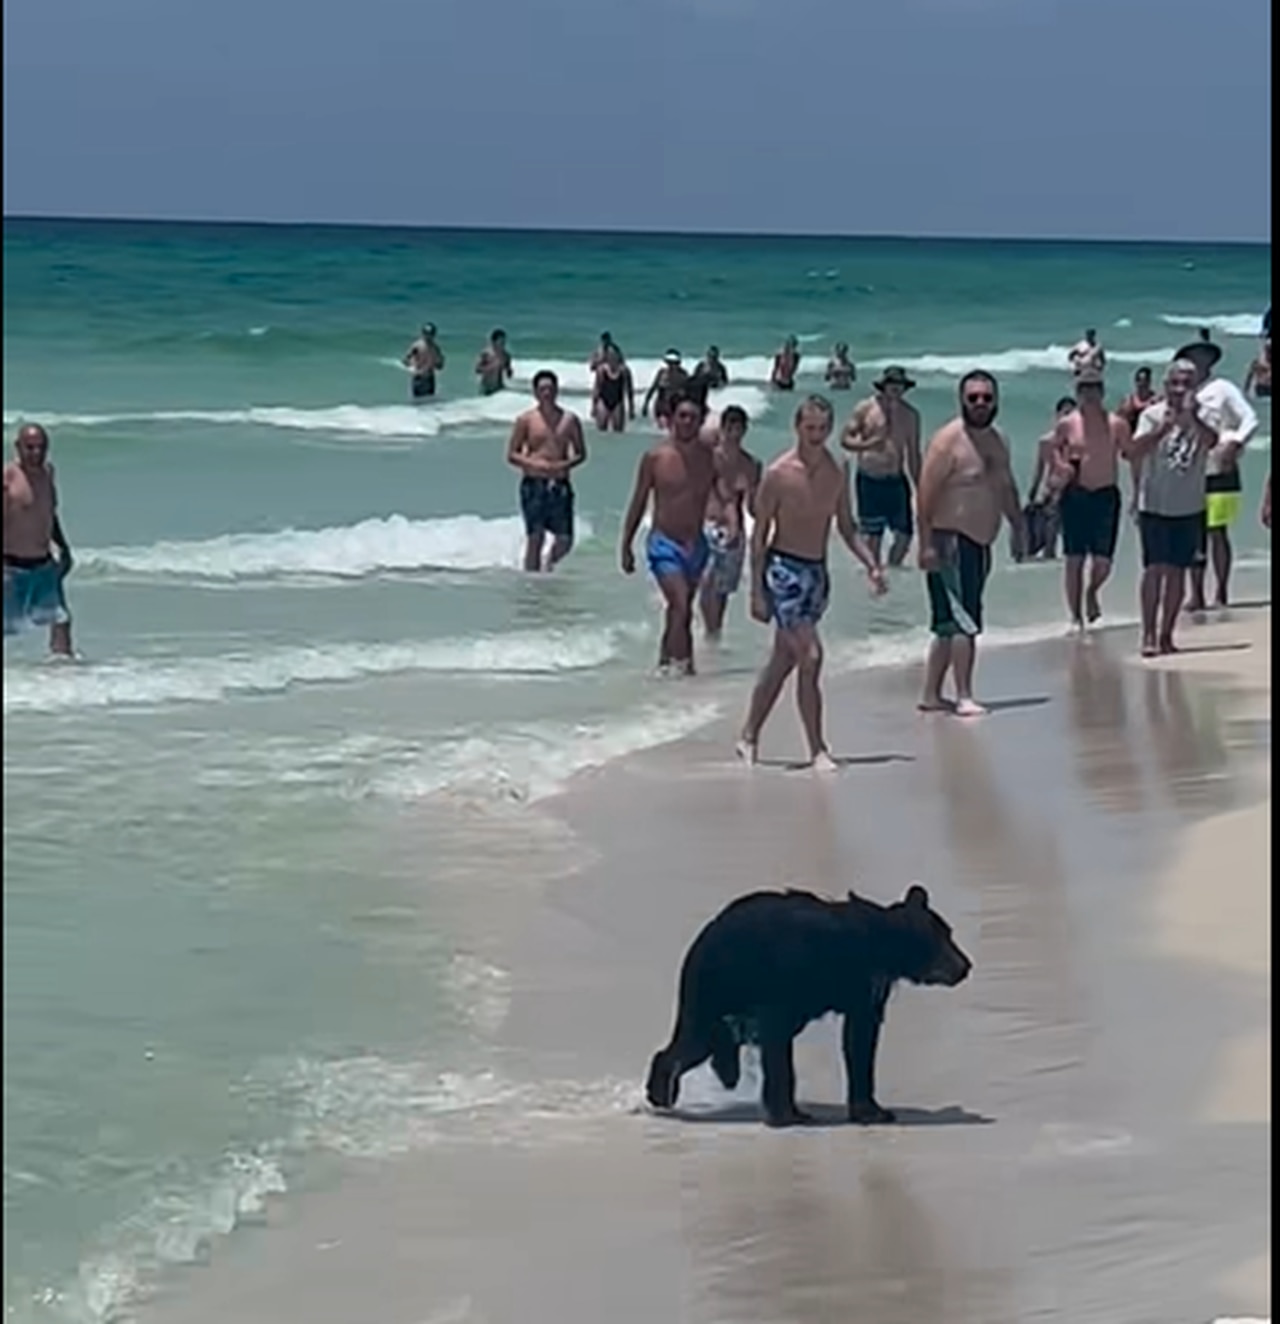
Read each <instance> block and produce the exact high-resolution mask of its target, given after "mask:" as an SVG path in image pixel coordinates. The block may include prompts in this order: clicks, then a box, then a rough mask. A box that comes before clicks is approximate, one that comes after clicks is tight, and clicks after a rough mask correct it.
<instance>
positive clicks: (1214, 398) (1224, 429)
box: [1175, 330, 1258, 611]
mask: <svg viewBox="0 0 1280 1324" xmlns="http://www.w3.org/2000/svg"><path fill="white" fill-rule="evenodd" d="M1175 357H1176V358H1177V359H1181V360H1185V361H1186V362H1188V363H1191V364H1194V365H1195V370H1196V378H1195V391H1196V400H1197V402H1198V403H1199V406H1200V417H1201V418H1202V419H1203V420H1204V421H1205V422H1206V423H1207V424H1208V425H1209V426H1210V427H1211V428H1212V429H1213V430H1214V431H1215V432H1216V433H1217V434H1218V444H1217V445H1216V446H1214V448H1213V449H1212V450H1211V451H1210V452H1209V457H1208V460H1207V461H1206V463H1205V558H1202V559H1201V561H1200V563H1199V564H1198V565H1195V566H1193V567H1192V570H1191V594H1190V598H1189V600H1188V603H1187V608H1188V610H1189V611H1204V610H1205V606H1206V604H1205V596H1204V575H1205V559H1207V560H1208V561H1210V562H1212V564H1213V575H1214V579H1215V580H1216V581H1217V584H1216V591H1215V594H1214V605H1215V606H1218V607H1225V606H1226V605H1227V602H1228V600H1229V595H1230V583H1231V560H1232V548H1231V533H1230V530H1231V526H1232V524H1234V523H1235V521H1236V518H1237V516H1238V515H1239V514H1240V505H1241V502H1242V500H1243V488H1244V484H1243V482H1242V481H1241V477H1240V453H1241V452H1242V451H1243V450H1244V448H1245V446H1247V445H1248V444H1249V441H1250V439H1251V438H1252V437H1253V434H1254V433H1255V432H1257V430H1258V415H1257V413H1256V411H1255V410H1254V408H1253V406H1252V405H1251V404H1250V403H1249V401H1248V400H1247V399H1246V398H1245V394H1244V392H1243V391H1241V390H1240V388H1239V387H1238V386H1237V385H1236V384H1235V383H1234V382H1232V381H1228V380H1227V379H1226V378H1225V377H1217V376H1215V375H1214V372H1213V370H1214V368H1216V367H1217V365H1218V364H1219V363H1220V362H1221V360H1222V349H1221V347H1220V346H1218V345H1216V344H1214V342H1213V339H1212V338H1211V336H1210V335H1209V332H1208V331H1207V330H1202V331H1201V332H1200V335H1199V338H1198V339H1196V340H1193V341H1192V342H1191V343H1190V344H1187V345H1183V346H1182V348H1181V349H1180V350H1178V353H1177V355H1176V356H1175Z"/></svg>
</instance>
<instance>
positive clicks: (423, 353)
mask: <svg viewBox="0 0 1280 1324" xmlns="http://www.w3.org/2000/svg"><path fill="white" fill-rule="evenodd" d="M402 362H403V363H404V366H405V367H406V368H408V369H409V373H410V376H409V394H410V395H411V396H412V397H413V399H414V400H430V399H431V397H432V396H433V395H435V393H436V373H438V372H443V371H444V351H443V350H442V349H441V348H440V346H439V345H438V344H437V343H436V328H435V326H434V325H433V324H432V323H431V322H427V323H425V324H424V326H423V328H422V334H421V335H420V336H419V337H418V338H417V340H415V341H414V342H413V344H412V345H410V346H409V348H408V351H407V352H406V353H405V356H404V359H403V360H402Z"/></svg>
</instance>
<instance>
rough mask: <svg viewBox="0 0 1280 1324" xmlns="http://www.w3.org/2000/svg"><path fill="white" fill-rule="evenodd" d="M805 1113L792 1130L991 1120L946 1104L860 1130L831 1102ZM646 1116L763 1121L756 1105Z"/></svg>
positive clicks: (808, 1106) (807, 1106) (898, 1112)
mask: <svg viewBox="0 0 1280 1324" xmlns="http://www.w3.org/2000/svg"><path fill="white" fill-rule="evenodd" d="M800 1106H801V1107H802V1108H803V1109H804V1111H805V1112H806V1113H808V1114H809V1117H810V1119H811V1120H810V1121H808V1122H803V1123H800V1124H799V1125H798V1126H797V1127H795V1128H794V1129H796V1130H806V1129H808V1130H812V1129H814V1128H815V1127H817V1128H820V1129H823V1130H827V1129H831V1128H834V1127H837V1126H849V1127H855V1126H856V1127H859V1128H860V1129H866V1130H885V1129H897V1128H901V1127H912V1126H992V1125H994V1123H995V1120H996V1119H995V1118H994V1117H986V1116H984V1115H983V1114H982V1113H971V1112H969V1110H968V1109H967V1108H962V1107H960V1105H959V1104H955V1103H953V1104H949V1105H948V1106H947V1107H945V1108H898V1107H895V1108H894V1109H893V1112H894V1114H895V1120H894V1121H892V1122H886V1123H885V1124H884V1125H883V1126H880V1127H869V1128H863V1127H861V1124H860V1123H857V1122H851V1121H850V1120H849V1115H848V1112H847V1111H846V1109H845V1108H844V1107H843V1106H841V1105H840V1104H834V1103H802V1104H801V1105H800ZM644 1111H645V1112H646V1113H647V1114H648V1115H649V1116H650V1117H657V1118H660V1119H663V1120H668V1121H673V1122H693V1123H705V1122H710V1123H713V1124H715V1125H720V1126H728V1125H740V1124H743V1123H748V1122H749V1123H753V1124H754V1125H756V1126H759V1125H761V1124H762V1123H763V1122H764V1110H763V1109H762V1108H761V1106H760V1105H759V1104H758V1103H750V1102H738V1101H733V1102H729V1103H725V1104H724V1105H723V1106H721V1107H718V1108H717V1107H703V1108H680V1107H676V1108H672V1109H670V1110H669V1111H665V1112H660V1111H657V1110H655V1109H650V1108H646V1109H645V1110H644Z"/></svg>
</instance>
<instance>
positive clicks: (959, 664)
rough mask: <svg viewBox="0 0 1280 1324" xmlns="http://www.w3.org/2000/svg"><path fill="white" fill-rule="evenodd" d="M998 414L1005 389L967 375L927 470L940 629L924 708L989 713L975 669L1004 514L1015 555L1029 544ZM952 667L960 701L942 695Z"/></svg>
mask: <svg viewBox="0 0 1280 1324" xmlns="http://www.w3.org/2000/svg"><path fill="white" fill-rule="evenodd" d="M998 412H999V391H998V388H997V386H996V380H995V378H994V377H993V376H992V375H991V374H990V373H989V372H982V371H977V372H971V373H968V374H967V375H966V376H964V377H962V378H961V379H960V417H959V418H957V419H953V420H952V421H951V422H950V423H947V424H946V425H945V426H944V427H943V428H942V429H941V430H940V431H938V432H937V433H935V434H934V437H933V440H932V441H930V443H929V448H928V450H926V451H925V456H924V464H923V466H922V467H921V470H920V485H919V487H918V488H917V492H916V511H917V515H918V518H919V522H920V530H919V537H920V569H921V570H923V571H924V572H925V582H926V585H927V587H928V593H929V607H930V612H931V616H932V621H931V625H930V628H931V629H932V631H933V634H934V640H933V644H932V646H931V647H930V649H929V660H928V664H927V666H926V668H925V683H924V694H923V696H922V698H921V700H920V709H921V711H922V712H954V713H955V714H957V716H960V717H976V716H978V715H980V714H981V713H983V712H985V711H986V710H985V709H984V708H983V707H982V705H981V704H979V703H977V702H976V701H975V700H974V697H973V669H974V663H975V661H976V660H977V640H978V635H979V634H981V633H982V593H983V589H984V588H985V586H986V582H987V575H988V574H989V573H990V571H991V545H992V543H994V542H995V540H996V535H997V534H998V533H999V532H1000V521H1001V518H1002V517H1003V518H1004V519H1006V520H1008V522H1009V528H1010V532H1011V535H1012V541H1013V550H1014V556H1015V559H1016V558H1018V557H1020V556H1021V555H1022V548H1023V546H1024V544H1025V532H1024V530H1023V527H1022V508H1021V506H1020V504H1019V502H1018V485H1017V483H1016V482H1015V481H1014V477H1013V470H1012V469H1011V468H1010V465H1009V444H1008V442H1007V441H1006V440H1005V438H1004V435H1003V433H1001V432H1000V430H999V429H998V428H997V427H996V426H995V421H996V415H997V413H998ZM948 671H950V672H952V674H953V676H954V679H955V687H956V701H955V703H951V702H950V701H948V700H947V699H944V698H943V697H942V686H943V683H944V682H945V680H946V678H947V672H948Z"/></svg>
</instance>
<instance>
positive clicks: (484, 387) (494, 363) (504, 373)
mask: <svg viewBox="0 0 1280 1324" xmlns="http://www.w3.org/2000/svg"><path fill="white" fill-rule="evenodd" d="M512 371H513V369H512V366H511V354H510V352H509V351H508V349H507V333H506V332H505V331H502V330H496V331H494V332H493V334H492V335H490V337H489V343H488V344H487V345H486V346H485V347H484V349H482V350H481V351H480V357H479V358H478V359H477V360H476V376H477V377H479V378H480V394H481V395H496V394H497V392H499V391H500V390H502V388H503V387H504V386H506V384H507V383H508V382H509V381H510V380H511V374H512Z"/></svg>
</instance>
